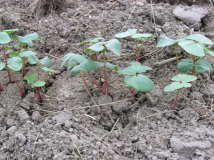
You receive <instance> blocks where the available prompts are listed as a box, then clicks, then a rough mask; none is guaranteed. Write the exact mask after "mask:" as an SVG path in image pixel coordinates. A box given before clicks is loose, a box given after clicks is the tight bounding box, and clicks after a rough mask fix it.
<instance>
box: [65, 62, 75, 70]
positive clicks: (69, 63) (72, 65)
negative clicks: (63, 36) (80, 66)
mask: <svg viewBox="0 0 214 160" xmlns="http://www.w3.org/2000/svg"><path fill="white" fill-rule="evenodd" d="M75 64H77V62H75V61H73V60H72V59H70V60H69V61H68V67H67V70H70V69H71V68H72V67H74V65H75Z"/></svg>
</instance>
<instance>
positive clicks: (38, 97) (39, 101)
mask: <svg viewBox="0 0 214 160" xmlns="http://www.w3.org/2000/svg"><path fill="white" fill-rule="evenodd" d="M35 89H36V95H37V99H38V103H41V100H40V95H39V93H38V90H37V87H35Z"/></svg>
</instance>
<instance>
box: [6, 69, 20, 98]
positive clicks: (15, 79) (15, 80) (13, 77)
mask: <svg viewBox="0 0 214 160" xmlns="http://www.w3.org/2000/svg"><path fill="white" fill-rule="evenodd" d="M8 70H9V72H10V74H11V75H12V77H13V79H14V81H15V83H16V85H17V86H18V88H19V91H20V93H21V96H22V98H24V94H23V92H22V90H21V88H20V86H19V84H18V83H17V81H16V78H15V77H14V75H13V73H12V72H11V70H10V69H9V68H8Z"/></svg>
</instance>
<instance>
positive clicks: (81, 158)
mask: <svg viewBox="0 0 214 160" xmlns="http://www.w3.org/2000/svg"><path fill="white" fill-rule="evenodd" d="M70 138H71V140H72V142H73V144H74V146H75V148H76V149H77V152H78V154H79V155H80V157H81V159H83V158H82V156H81V154H80V151H79V149H78V147H77V145H76V144H75V142H74V140H73V138H72V137H71V136H70Z"/></svg>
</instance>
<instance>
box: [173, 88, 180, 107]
mask: <svg viewBox="0 0 214 160" xmlns="http://www.w3.org/2000/svg"><path fill="white" fill-rule="evenodd" d="M179 92H180V89H178V93H177V96H176V99H175V103H174V106H173V108H172V110H174V109H175V106H176V103H177V100H178V95H179Z"/></svg>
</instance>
